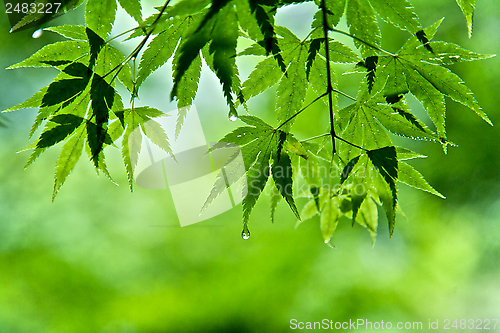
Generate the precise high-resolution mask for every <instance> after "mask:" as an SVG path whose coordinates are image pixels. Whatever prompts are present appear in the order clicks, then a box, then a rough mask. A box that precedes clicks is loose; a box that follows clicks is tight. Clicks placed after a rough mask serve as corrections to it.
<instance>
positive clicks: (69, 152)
mask: <svg viewBox="0 0 500 333" xmlns="http://www.w3.org/2000/svg"><path fill="white" fill-rule="evenodd" d="M84 141H85V126H83V125H82V126H80V127H79V128H78V129H77V130H76V132H75V134H74V135H73V136H71V137H70V138H69V139H68V140H67V141H66V143H65V144H64V145H63V147H62V149H61V152H60V153H59V157H58V159H57V163H56V171H55V174H54V191H53V194H52V201H54V199H55V197H56V195H57V193H58V192H59V189H60V188H61V186H62V184H63V183H64V181H65V180H66V178H67V177H68V176H69V174H70V173H71V171H73V169H74V167H75V165H76V163H77V162H78V160H79V159H80V156H81V155H82V149H83V142H84Z"/></svg>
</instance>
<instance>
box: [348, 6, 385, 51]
mask: <svg viewBox="0 0 500 333" xmlns="http://www.w3.org/2000/svg"><path fill="white" fill-rule="evenodd" d="M346 17H347V25H348V26H349V31H350V32H351V34H352V35H354V36H355V37H357V38H359V39H360V40H363V41H364V42H366V43H369V44H371V45H373V46H375V47H380V43H381V37H380V30H379V28H378V25H377V19H376V18H375V12H374V11H373V8H372V7H371V5H370V3H369V2H368V0H348V2H347V9H346ZM354 44H355V45H356V47H357V48H358V49H359V50H360V51H361V55H362V56H363V58H366V57H369V56H374V55H376V51H375V50H374V49H373V48H371V47H369V46H367V45H366V44H364V43H362V42H360V41H358V40H354Z"/></svg>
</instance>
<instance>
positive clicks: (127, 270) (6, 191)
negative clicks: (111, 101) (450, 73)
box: [0, 0, 500, 333]
mask: <svg viewBox="0 0 500 333" xmlns="http://www.w3.org/2000/svg"><path fill="white" fill-rule="evenodd" d="M412 3H413V4H414V6H415V8H416V11H417V13H418V14H419V16H420V19H421V21H422V23H423V24H424V25H430V24H432V23H434V22H435V21H437V20H439V19H440V18H441V17H443V16H445V17H446V19H445V20H444V22H443V24H442V25H441V29H440V30H439V31H438V34H437V36H436V39H442V40H446V41H449V42H455V43H458V44H460V45H462V46H463V47H465V48H469V49H472V50H474V51H476V52H479V53H487V54H498V53H500V44H499V42H498V36H497V33H498V31H499V30H500V21H499V20H498V18H499V17H500V5H499V4H498V0H482V1H478V2H477V9H476V13H475V17H474V22H475V26H474V36H473V38H472V39H469V38H468V37H467V30H466V26H465V19H464V18H463V16H462V14H461V12H460V9H459V8H458V6H457V5H456V3H455V1H453V0H432V1H429V0H412ZM159 4H160V1H143V7H144V8H146V14H148V13H151V12H152V10H151V9H150V7H151V6H152V5H159ZM148 11H149V12H148ZM313 13H314V5H312V4H308V5H302V6H301V7H299V8H293V7H292V8H290V9H286V10H282V11H279V12H278V18H277V20H278V23H279V24H282V25H286V26H287V27H289V28H290V29H291V30H292V31H294V32H295V33H297V34H298V35H299V36H302V37H304V36H305V34H307V29H308V27H309V24H310V21H311V16H312V14H313ZM82 17H83V14H82V8H80V9H79V10H77V11H75V12H73V13H69V14H67V15H65V16H63V17H61V18H58V19H57V20H56V21H53V22H51V24H52V25H56V24H64V23H75V22H82ZM132 25H133V22H132V21H131V20H130V19H129V18H128V17H127V16H126V15H125V14H123V12H120V15H119V19H118V22H117V24H116V25H115V30H114V31H115V33H118V32H121V31H124V30H126V29H127V28H129V27H130V26H132ZM9 28H10V26H9V24H8V20H7V16H6V15H5V14H4V13H0V109H1V110H4V109H6V108H8V107H10V106H12V105H15V104H17V103H19V102H21V101H23V100H24V99H26V98H28V97H30V96H31V95H32V94H33V93H34V92H36V91H37V90H38V89H40V88H41V87H43V86H44V85H46V84H48V83H49V82H50V80H51V79H52V77H53V76H54V75H55V71H53V70H50V69H18V70H14V71H12V70H8V71H7V70H5V68H6V67H8V66H9V65H11V64H13V63H16V62H19V61H21V60H22V59H24V58H26V57H27V56H29V55H30V54H32V53H33V52H34V51H36V50H38V49H39V48H41V47H42V46H43V45H45V44H47V43H50V42H53V41H55V40H57V37H56V36H55V35H53V34H50V33H48V32H45V33H44V34H43V35H42V36H41V37H40V38H39V39H33V38H31V34H32V33H33V31H32V30H29V31H23V32H20V33H15V34H12V35H9V34H8V30H9ZM383 35H384V36H390V38H389V39H388V40H386V42H385V43H386V44H384V47H385V48H387V49H389V50H391V51H396V50H397V49H398V48H399V46H400V45H402V43H403V42H404V40H405V38H407V35H406V34H405V33H402V32H399V31H397V30H396V29H394V28H393V27H390V26H387V25H383ZM339 39H341V38H339ZM342 40H344V39H342ZM134 45H135V42H134V41H133V42H131V43H128V45H124V46H123V47H124V49H125V50H127V48H129V49H130V48H131V47H133V46H134ZM254 63H255V60H254V59H251V58H249V59H241V64H242V66H244V68H243V69H242V76H243V77H244V76H245V75H247V74H248V72H249V71H250V70H251V68H250V67H249V66H250V65H252V64H254ZM245 66H246V67H245ZM168 67H169V66H168V65H167V66H165V68H163V69H162V70H160V71H158V72H157V73H155V74H154V75H153V76H152V77H151V78H150V80H148V81H147V82H146V83H145V85H144V86H143V88H142V91H141V103H142V104H144V105H150V106H153V107H157V108H160V109H161V110H163V111H165V112H167V111H171V110H174V109H175V105H174V104H173V103H170V102H169V100H168V95H169V94H168V92H169V91H170V88H171V79H170V77H171V76H170V70H169V68H168ZM452 69H453V70H454V71H455V72H456V73H458V74H459V75H460V76H461V77H462V78H463V79H464V81H465V82H466V83H467V85H468V86H469V87H470V88H471V89H472V90H473V91H474V92H475V95H476V97H477V99H478V100H479V103H480V104H481V105H482V107H483V108H484V110H485V111H486V112H487V113H488V114H489V116H490V118H491V119H492V121H493V123H495V124H499V123H500V113H499V110H498V105H499V102H500V98H499V94H498V91H500V83H499V82H500V81H499V79H498V77H499V76H500V60H499V59H498V57H497V58H493V59H489V60H485V61H480V62H475V63H462V64H458V65H454V66H453V68H452ZM339 70H341V69H339ZM339 76H340V75H339ZM339 79H340V82H341V84H342V85H346V86H345V89H344V90H346V91H347V92H348V93H352V94H355V90H356V89H357V85H356V81H357V80H359V77H352V78H351V77H346V76H342V77H339ZM353 84H354V85H353ZM341 87H342V86H341ZM274 98H275V97H274V96H273V94H272V92H271V93H267V94H265V95H263V96H261V97H258V98H257V99H256V100H255V101H254V102H252V103H250V107H251V111H252V112H254V113H255V114H258V115H261V116H263V117H264V118H265V119H267V120H269V121H270V122H271V123H273V121H274V119H273V115H272V113H270V108H271V107H272V106H273V103H274ZM342 103H346V102H345V101H341V105H342ZM195 104H196V106H197V109H198V112H199V114H200V118H201V120H202V125H203V128H204V131H205V135H206V137H207V141H215V140H218V139H219V138H220V137H221V136H222V135H224V134H225V133H227V132H228V131H230V130H232V129H233V128H234V127H235V126H237V124H235V123H232V122H229V121H227V108H226V107H225V105H224V99H223V97H222V94H221V91H220V88H219V85H218V83H217V81H216V79H215V77H214V76H213V74H210V73H208V72H204V73H203V75H202V79H201V87H200V91H199V95H198V97H197V99H196V102H195ZM413 106H414V107H415V108H416V110H417V111H416V112H417V113H418V114H419V115H421V116H422V117H423V118H424V119H426V118H425V115H424V114H423V110H422V109H421V107H420V106H419V105H418V104H416V103H414V104H413ZM325 112H326V110H325V109H321V108H319V107H318V108H316V109H313V110H311V116H309V117H302V118H301V117H299V119H298V121H297V125H296V126H295V129H296V130H297V131H298V134H297V135H298V136H299V138H305V137H306V135H309V134H308V131H310V130H311V129H315V128H318V126H319V127H320V128H321V127H324V126H325V124H326V121H327V118H328V117H327V116H326V114H325ZM35 115H36V110H22V111H17V112H14V113H9V114H6V115H5V114H4V115H3V117H2V121H3V122H4V123H5V124H6V125H7V127H5V128H0V333H4V332H5V333H7V332H8V333H11V332H40V333H45V332H47V333H49V332H68V333H69V332H106V333H108V332H145V333H146V332H283V331H289V330H290V320H291V319H293V318H295V319H297V320H298V321H304V322H305V321H321V320H322V319H324V318H327V319H329V320H333V321H334V322H335V321H349V319H352V320H357V319H358V318H360V319H366V320H370V321H372V322H376V321H378V322H380V321H381V320H384V322H387V321H392V322H393V323H396V322H399V321H401V322H406V321H409V322H414V321H421V322H422V323H423V325H424V329H425V328H426V327H427V325H428V321H429V319H431V320H432V321H435V320H439V322H440V327H442V325H443V320H444V319H450V320H452V321H453V320H455V319H459V320H460V319H494V318H496V319H499V318H500V284H499V281H500V267H499V262H500V241H499V237H500V223H499V220H500V200H499V199H500V165H499V164H500V148H499V142H500V140H499V139H500V132H499V130H498V128H497V127H490V126H489V125H487V124H486V123H485V122H483V121H482V120H481V119H480V118H479V117H477V116H476V115H475V114H474V113H473V112H471V111H470V110H468V109H466V108H465V107H462V106H461V105H459V104H457V103H454V102H452V101H448V110H447V116H448V131H449V138H450V139H451V140H452V141H454V142H455V143H457V144H458V145H459V147H457V148H451V149H450V150H449V153H448V155H444V154H443V153H442V151H441V147H440V146H438V145H435V144H431V143H425V142H411V141H409V140H402V139H398V140H399V141H398V143H400V144H404V145H407V146H408V147H410V148H412V149H414V150H416V151H418V152H420V153H423V154H425V155H428V156H429V157H428V158H427V159H424V160H421V161H414V162H413V163H412V164H413V165H414V166H415V167H416V168H417V169H419V170H420V171H421V172H422V173H423V174H424V175H425V176H426V178H427V180H428V181H429V182H430V183H431V184H432V185H434V186H435V188H436V189H437V190H438V191H440V192H441V193H443V194H444V195H445V196H447V199H446V200H442V199H439V198H437V197H434V196H432V195H430V194H427V193H423V192H419V191H417V190H413V189H410V188H408V187H404V185H401V186H400V192H401V194H400V204H401V207H402V209H403V210H404V212H405V213H406V217H407V219H405V218H404V217H402V216H399V217H398V220H397V225H396V231H395V234H394V237H393V238H392V239H389V237H388V231H387V228H386V225H385V220H383V217H382V219H381V226H380V228H379V235H378V238H377V241H376V243H375V246H374V247H372V246H371V240H370V236H369V234H368V233H367V232H366V231H365V230H363V229H362V228H361V227H359V226H358V225H356V226H355V227H354V228H352V227H351V226H350V225H349V223H342V224H341V225H340V226H339V228H338V230H337V231H336V233H335V235H334V237H333V240H332V242H333V243H334V244H335V245H336V247H337V249H335V250H334V249H332V248H330V247H328V246H326V245H325V244H324V243H323V241H322V237H321V233H320V230H319V220H318V219H317V218H313V219H312V220H309V221H306V222H305V223H303V224H302V225H301V226H300V227H299V228H297V229H294V225H295V222H296V221H295V218H294V216H293V214H292V213H291V212H290V210H289V209H288V207H285V205H280V206H279V207H278V216H277V219H276V222H275V224H271V223H270V220H269V213H268V211H269V203H268V200H267V198H261V200H259V203H258V204H257V206H256V209H255V210H254V213H253V215H252V217H251V224H250V229H251V232H252V237H251V238H250V240H248V241H244V240H242V239H241V237H240V233H241V206H238V207H237V208H235V209H233V210H231V211H228V212H226V213H224V214H222V215H220V216H218V217H216V218H213V219H211V220H208V221H205V222H202V223H199V224H195V225H193V226H190V227H185V228H180V227H178V220H177V216H176V214H175V210H174V206H173V201H172V198H171V196H170V193H169V192H168V190H167V191H161V190H144V189H141V188H138V187H137V188H136V190H135V191H134V193H130V192H129V191H128V188H127V185H126V176H125V172H124V168H123V166H122V164H121V161H120V154H119V152H118V151H117V150H115V151H113V150H111V149H112V148H108V149H110V151H108V157H107V160H108V164H109V167H110V171H111V173H112V175H114V177H115V180H116V181H117V182H118V183H119V184H120V186H115V185H113V184H111V183H110V182H109V181H108V180H106V179H105V178H104V177H100V178H98V177H96V175H95V172H94V170H93V168H92V165H91V163H89V162H88V161H86V160H85V158H84V157H82V160H81V161H80V163H79V165H78V166H77V167H76V169H75V171H74V172H73V174H72V175H71V176H70V177H69V178H68V180H67V181H66V183H65V184H64V186H63V188H62V190H61V191H60V193H59V195H58V197H57V198H56V200H55V202H53V203H52V202H51V194H52V182H53V176H52V175H53V169H54V163H55V160H56V158H57V154H58V151H57V149H52V150H49V151H48V152H46V153H45V154H43V155H42V156H41V157H40V158H39V160H38V161H37V162H36V163H35V164H34V165H32V166H31V167H29V168H28V169H27V170H23V166H24V164H25V162H26V160H27V158H28V156H29V153H28V152H23V153H16V152H17V151H19V150H21V149H22V148H23V147H25V146H26V145H28V143H29V141H28V139H27V136H28V133H29V129H30V126H31V123H32V121H33V120H34V117H35ZM273 124H274V123H273ZM301 126H303V127H304V129H303V130H300V128H301ZM309 133H310V132H309ZM303 203H304V202H303V201H300V202H299V204H300V205H302V204H303ZM491 327H492V326H491ZM496 330H500V325H497V328H496ZM360 331H364V329H360Z"/></svg>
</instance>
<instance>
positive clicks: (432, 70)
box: [401, 57, 493, 125]
mask: <svg viewBox="0 0 500 333" xmlns="http://www.w3.org/2000/svg"><path fill="white" fill-rule="evenodd" d="M401 58H402V59H404V60H405V61H407V62H408V64H409V66H411V67H412V68H413V69H415V70H416V71H417V72H418V73H419V74H420V75H421V76H422V77H424V78H425V79H426V80H427V81H429V82H430V83H431V84H432V85H433V86H434V87H436V89H438V90H439V91H440V92H441V93H442V94H444V95H447V96H448V97H450V98H451V99H453V100H454V101H456V102H459V103H461V104H463V105H465V106H467V107H468V108H469V109H471V110H473V111H474V112H476V114H477V115H479V116H480V117H481V118H482V119H483V120H484V121H486V122H487V123H488V124H490V125H493V124H492V123H491V121H490V119H489V118H488V116H487V115H486V113H484V111H483V110H482V108H481V106H479V103H478V102H477V100H476V98H475V97H474V95H473V94H472V91H471V90H470V89H469V88H468V87H467V86H466V85H465V84H464V82H463V81H462V79H461V78H460V77H459V76H458V75H456V74H454V73H453V72H451V71H450V70H449V69H448V68H445V67H441V66H438V65H434V64H430V63H428V62H425V61H424V59H421V58H416V59H415V58H410V57H408V58H406V57H401Z"/></svg>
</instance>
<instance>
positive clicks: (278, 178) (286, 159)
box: [271, 149, 300, 220]
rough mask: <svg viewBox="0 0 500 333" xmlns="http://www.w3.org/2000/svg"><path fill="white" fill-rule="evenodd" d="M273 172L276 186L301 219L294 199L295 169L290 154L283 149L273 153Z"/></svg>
mask: <svg viewBox="0 0 500 333" xmlns="http://www.w3.org/2000/svg"><path fill="white" fill-rule="evenodd" d="M271 172H272V176H273V180H274V183H275V185H276V188H277V189H278V190H279V192H280V194H281V196H282V197H283V198H284V199H285V200H286V202H287V203H288V205H289V206H290V208H291V209H292V211H293V213H294V214H295V216H297V218H298V219H299V220H300V216H299V211H298V210H297V206H296V205H295V201H294V200H293V192H292V191H293V180H292V176H293V170H292V164H291V160H290V156H288V154H287V153H286V152H284V151H283V150H281V151H280V149H278V151H276V153H275V154H274V155H273V163H272V165H271Z"/></svg>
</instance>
